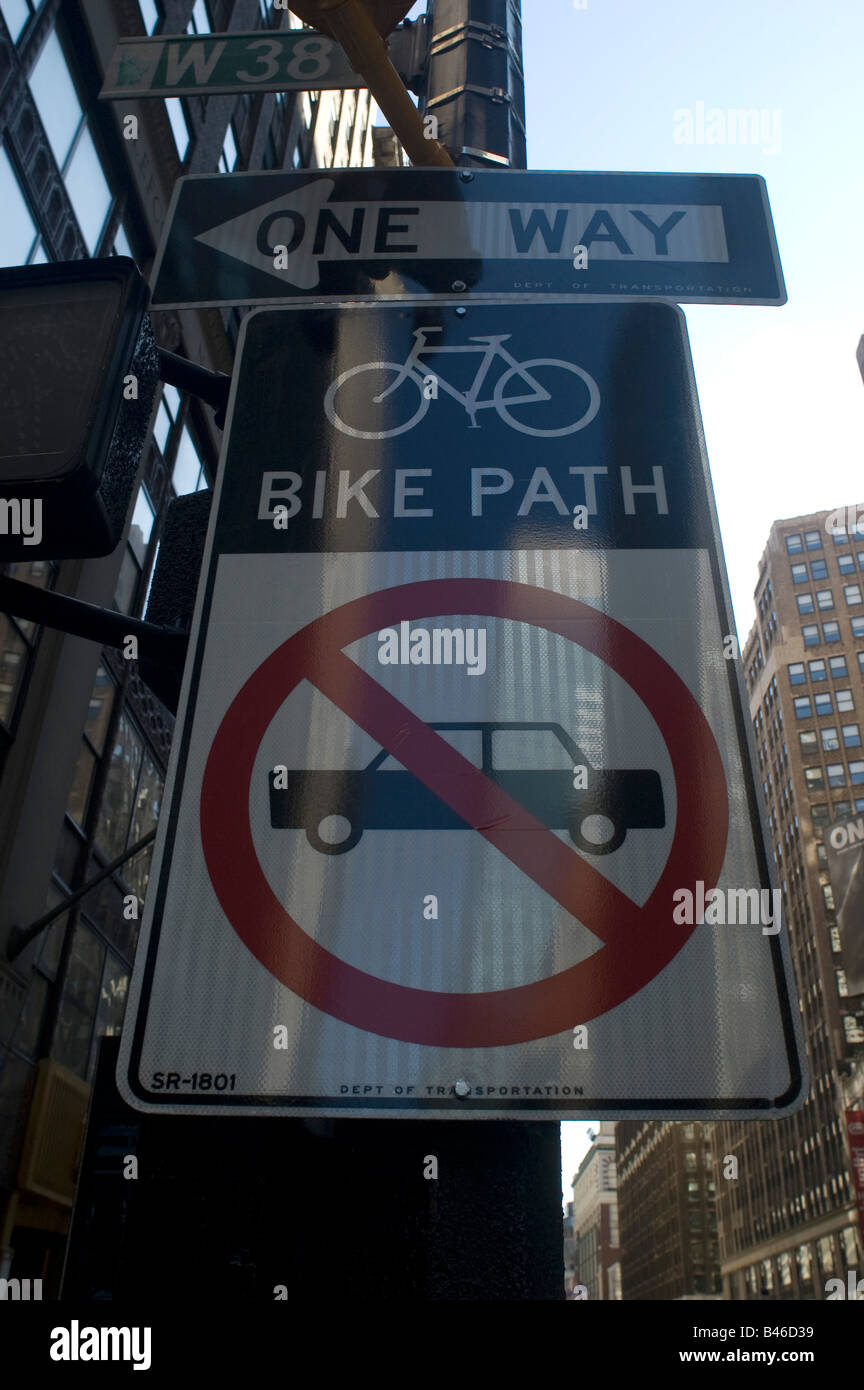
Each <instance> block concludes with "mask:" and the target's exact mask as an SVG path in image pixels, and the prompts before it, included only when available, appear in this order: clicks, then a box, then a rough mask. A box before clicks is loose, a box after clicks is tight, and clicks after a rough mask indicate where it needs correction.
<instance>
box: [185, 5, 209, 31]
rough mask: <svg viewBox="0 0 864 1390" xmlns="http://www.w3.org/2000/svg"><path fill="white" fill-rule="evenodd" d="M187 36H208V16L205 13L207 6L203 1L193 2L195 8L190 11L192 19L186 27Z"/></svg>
mask: <svg viewBox="0 0 864 1390" xmlns="http://www.w3.org/2000/svg"><path fill="white" fill-rule="evenodd" d="M186 33H187V34H209V33H210V16H209V14H208V13H207V6H206V5H205V3H204V0H195V7H194V9H193V11H192V18H191V19H190V21H189V23H188V24H187V25H186Z"/></svg>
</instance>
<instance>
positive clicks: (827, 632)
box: [822, 622, 840, 642]
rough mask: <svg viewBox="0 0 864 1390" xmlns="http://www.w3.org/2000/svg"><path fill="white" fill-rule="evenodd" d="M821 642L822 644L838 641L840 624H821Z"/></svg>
mask: <svg viewBox="0 0 864 1390" xmlns="http://www.w3.org/2000/svg"><path fill="white" fill-rule="evenodd" d="M822 640H823V641H824V642H839V641H840V624H839V623H837V622H830V623H823V624H822Z"/></svg>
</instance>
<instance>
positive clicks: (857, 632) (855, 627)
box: [849, 618, 864, 637]
mask: <svg viewBox="0 0 864 1390" xmlns="http://www.w3.org/2000/svg"><path fill="white" fill-rule="evenodd" d="M849 622H850V624H851V627H852V636H853V637H864V618H850V619H849Z"/></svg>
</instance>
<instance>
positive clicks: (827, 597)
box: [816, 589, 834, 609]
mask: <svg viewBox="0 0 864 1390" xmlns="http://www.w3.org/2000/svg"><path fill="white" fill-rule="evenodd" d="M816 604H817V607H819V608H821V609H825V608H833V607H834V594H833V592H832V591H831V589H817V590H816Z"/></svg>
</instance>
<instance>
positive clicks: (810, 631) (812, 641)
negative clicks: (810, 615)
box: [801, 623, 819, 647]
mask: <svg viewBox="0 0 864 1390" xmlns="http://www.w3.org/2000/svg"><path fill="white" fill-rule="evenodd" d="M801 636H802V637H803V638H804V646H805V647H818V645H819V628H818V627H817V625H816V623H808V624H807V626H806V627H802V629H801Z"/></svg>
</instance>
